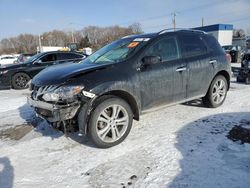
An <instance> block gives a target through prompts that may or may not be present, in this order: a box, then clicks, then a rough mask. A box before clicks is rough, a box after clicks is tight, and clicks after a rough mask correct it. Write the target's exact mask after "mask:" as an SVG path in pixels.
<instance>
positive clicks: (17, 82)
mask: <svg viewBox="0 0 250 188" xmlns="http://www.w3.org/2000/svg"><path fill="white" fill-rule="evenodd" d="M29 81H30V77H29V75H28V74H26V73H23V72H19V73H16V74H14V76H12V80H11V82H12V87H13V89H26V88H28V86H27V83H28V82H29Z"/></svg>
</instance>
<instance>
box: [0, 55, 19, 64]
mask: <svg viewBox="0 0 250 188" xmlns="http://www.w3.org/2000/svg"><path fill="white" fill-rule="evenodd" d="M16 60H17V57H15V56H12V55H2V56H0V65H7V64H13V63H14V61H16Z"/></svg>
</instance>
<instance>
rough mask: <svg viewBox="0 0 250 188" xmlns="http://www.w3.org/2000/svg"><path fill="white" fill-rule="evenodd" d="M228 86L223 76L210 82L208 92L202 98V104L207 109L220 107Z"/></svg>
mask: <svg viewBox="0 0 250 188" xmlns="http://www.w3.org/2000/svg"><path fill="white" fill-rule="evenodd" d="M227 90H228V84H227V80H226V78H225V77H224V76H222V75H218V76H216V77H215V78H214V80H213V81H212V83H211V85H210V87H209V89H208V92H207V94H206V96H205V97H203V98H202V101H203V104H204V105H205V106H207V107H209V108H217V107H219V106H221V105H222V104H223V103H224V101H225V99H226V96H227Z"/></svg>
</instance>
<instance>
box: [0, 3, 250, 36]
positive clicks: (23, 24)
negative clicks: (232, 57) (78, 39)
mask: <svg viewBox="0 0 250 188" xmlns="http://www.w3.org/2000/svg"><path fill="white" fill-rule="evenodd" d="M173 12H176V13H177V16H176V23H177V27H179V28H190V27H196V26H200V25H201V19H202V17H204V23H205V25H209V24H217V23H226V24H227V23H228V24H233V25H234V28H243V29H247V28H250V14H249V13H250V0H210V1H209V0H206V1H205V0H0V39H2V38H4V37H11V36H15V35H18V34H21V33H32V34H41V33H43V32H45V31H50V30H53V29H61V30H70V28H71V27H73V28H74V29H75V30H79V29H81V28H82V27H84V26H88V25H96V26H109V25H121V26H127V25H129V24H132V23H133V22H139V23H141V26H142V29H143V31H145V32H152V31H159V30H161V29H163V28H171V27H173V26H172V15H171V13H173ZM70 23H71V24H70Z"/></svg>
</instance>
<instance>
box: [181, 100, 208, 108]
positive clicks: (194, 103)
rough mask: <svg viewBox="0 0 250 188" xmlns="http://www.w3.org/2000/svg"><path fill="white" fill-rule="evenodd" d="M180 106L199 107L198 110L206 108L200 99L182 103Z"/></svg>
mask: <svg viewBox="0 0 250 188" xmlns="http://www.w3.org/2000/svg"><path fill="white" fill-rule="evenodd" d="M182 105H185V106H193V107H199V108H207V107H206V106H204V104H203V102H202V99H195V100H192V101H188V102H185V103H182Z"/></svg>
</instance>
